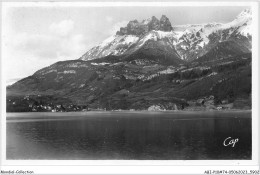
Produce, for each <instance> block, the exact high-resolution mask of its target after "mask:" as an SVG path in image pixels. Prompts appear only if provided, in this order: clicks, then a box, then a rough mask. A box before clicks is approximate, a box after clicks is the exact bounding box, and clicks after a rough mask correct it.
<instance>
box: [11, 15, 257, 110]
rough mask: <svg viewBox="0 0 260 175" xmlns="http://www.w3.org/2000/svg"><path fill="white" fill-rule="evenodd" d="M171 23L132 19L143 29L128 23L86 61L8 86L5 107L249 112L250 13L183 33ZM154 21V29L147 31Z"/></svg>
mask: <svg viewBox="0 0 260 175" xmlns="http://www.w3.org/2000/svg"><path fill="white" fill-rule="evenodd" d="M168 20H169V19H167V17H166V16H165V17H163V19H162V22H163V24H164V25H160V20H158V19H154V21H155V22H154V21H152V19H149V20H143V21H142V22H140V23H141V24H140V25H141V27H140V26H139V22H138V21H134V22H132V23H130V25H132V24H133V26H137V32H133V30H132V29H133V26H129V27H130V30H129V31H130V33H129V34H122V33H120V34H118V35H114V36H111V37H109V38H108V39H107V40H105V41H104V42H102V43H101V44H99V45H97V46H95V47H93V48H92V49H90V50H89V51H88V52H87V53H86V54H84V55H85V56H84V55H83V56H82V57H81V58H80V59H76V60H68V61H60V62H57V63H55V64H52V65H50V66H48V67H45V68H43V69H40V70H38V71H36V72H35V73H34V74H33V75H31V76H29V77H26V78H24V79H22V80H20V81H18V82H16V83H14V84H13V85H11V86H8V87H7V111H10V112H11V111H13V112H15V111H50V110H49V109H51V110H56V111H61V110H66V111H77V110H85V109H90V110H91V109H102V110H118V109H126V110H130V109H134V110H147V109H149V108H150V107H151V106H160V109H165V110H177V109H178V110H185V109H186V110H189V109H191V110H194V109H197V107H199V109H200V110H216V109H220V108H221V109H222V108H223V109H226V108H227V109H233V108H235V109H237V108H239V109H241V108H243V109H244V108H246V109H250V108H251V106H250V105H251V103H250V95H251V76H252V75H251V64H252V55H251V47H252V35H251V33H250V30H251V20H252V19H251V16H250V11H247V10H245V11H243V12H242V13H241V15H238V17H237V18H236V19H234V20H233V21H231V22H230V23H227V24H218V23H210V24H205V25H193V26H192V27H189V28H188V29H184V30H183V31H182V32H181V33H180V32H179V31H177V30H174V26H173V27H172V29H170V27H169V26H171V25H169V23H168V22H167V21H168ZM156 21H157V22H156ZM158 21H159V23H158ZM153 22H154V23H155V24H153ZM148 24H153V25H152V27H151V28H150V29H151V30H150V31H148V30H147V32H146V33H142V32H143V31H145V30H146V29H149V27H148V28H147V27H145V30H143V27H144V26H142V25H146V26H148ZM158 24H159V25H158ZM153 27H159V29H160V27H162V28H161V29H162V30H152V29H153ZM134 29H135V27H134ZM123 30H124V29H123ZM163 30H166V31H163ZM169 30H170V31H169ZM140 31H141V32H140ZM61 106H62V107H61Z"/></svg>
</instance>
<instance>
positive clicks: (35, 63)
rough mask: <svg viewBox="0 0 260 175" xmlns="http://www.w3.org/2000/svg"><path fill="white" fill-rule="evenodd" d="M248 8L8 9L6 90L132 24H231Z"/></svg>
mask: <svg viewBox="0 0 260 175" xmlns="http://www.w3.org/2000/svg"><path fill="white" fill-rule="evenodd" d="M246 8H248V7H244V6H234V7H232V6H229V7H222V6H217V7H216V6H215V7H212V6H211V7H158V6H157V7H86V6H84V7H62V6H53V7H52V6H48V7H42V6H38V7H37V6H33V7H9V8H8V9H6V11H5V14H4V16H3V21H2V24H3V25H2V26H4V27H3V30H2V36H3V39H2V46H3V47H2V51H3V56H2V59H4V74H5V78H6V83H7V85H9V84H12V83H14V82H15V81H17V80H19V79H21V78H24V77H27V76H30V75H32V74H33V73H34V72H36V71H37V70H39V69H41V68H44V67H46V66H49V65H51V64H53V63H55V62H57V61H63V60H73V59H78V58H80V57H81V56H82V55H83V54H84V53H86V52H87V51H88V50H89V49H91V48H92V47H93V46H95V45H97V44H99V43H100V42H102V41H103V40H104V39H106V38H108V37H109V36H111V35H114V34H115V33H116V31H117V30H119V28H120V27H125V26H126V24H127V23H128V22H129V21H130V20H134V19H137V20H138V21H142V20H143V19H147V18H150V17H152V16H155V17H157V18H158V19H160V17H161V16H162V15H166V16H167V17H168V18H169V19H170V21H171V24H172V26H174V25H182V24H199V23H208V22H221V23H226V22H230V21H232V20H233V19H234V18H235V17H236V16H237V15H238V14H239V13H240V12H241V11H242V10H244V9H246Z"/></svg>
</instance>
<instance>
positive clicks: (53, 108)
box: [7, 95, 251, 112]
mask: <svg viewBox="0 0 260 175" xmlns="http://www.w3.org/2000/svg"><path fill="white" fill-rule="evenodd" d="M38 97H40V95H38ZM49 101H50V102H49V103H48V102H46V101H45V102H42V100H35V95H34V96H30V95H26V96H24V97H23V98H19V99H17V98H13V99H12V98H11V99H10V98H9V99H7V106H8V107H7V109H8V111H7V112H77V111H81V112H84V111H177V110H183V111H211V110H232V109H241V108H240V107H239V106H241V104H242V105H244V106H245V103H248V102H245V100H244V99H237V100H235V101H234V102H232V103H229V101H228V100H222V101H221V103H220V104H218V105H215V103H214V96H212V95H211V96H208V97H204V98H200V99H197V100H191V101H187V105H186V106H185V107H184V106H183V105H178V104H175V103H168V104H165V103H164V104H163V103H157V104H152V105H150V106H149V107H148V108H145V107H144V108H142V109H128V110H123V109H112V110H108V109H106V108H91V107H88V106H87V105H74V104H71V103H62V102H60V103H59V102H55V103H53V102H51V100H49ZM246 106H247V108H243V109H251V106H250V105H246Z"/></svg>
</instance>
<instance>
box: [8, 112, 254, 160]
mask: <svg viewBox="0 0 260 175" xmlns="http://www.w3.org/2000/svg"><path fill="white" fill-rule="evenodd" d="M227 137H232V138H239V142H238V143H237V144H236V145H235V147H231V146H228V147H225V146H223V141H224V139H225V138H227ZM251 146H252V140H251V112H214V113H213V112H206V113H173V112H166V113H147V112H146V113H122V112H121V113H120V112H114V113H111V112H107V113H64V114H63V115H61V114H53V113H48V114H46V113H27V114H25V113H23V114H20V113H15V114H14V113H12V114H8V117H7V159H69V160H70V159H101V160H104V159H134V160H152V159H157V160H166V159H172V160H176V159H177V160H198V159H202V160H203V159H251Z"/></svg>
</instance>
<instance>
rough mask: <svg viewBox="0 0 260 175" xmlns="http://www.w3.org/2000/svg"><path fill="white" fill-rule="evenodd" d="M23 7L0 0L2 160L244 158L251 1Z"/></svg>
mask: <svg viewBox="0 0 260 175" xmlns="http://www.w3.org/2000/svg"><path fill="white" fill-rule="evenodd" d="M28 4H30V3H28ZM28 4H27V3H26V2H24V3H18V5H17V4H15V3H13V4H12V3H8V2H6V3H3V4H2V5H3V9H4V11H3V13H2V24H3V25H2V40H1V41H2V44H1V49H2V56H1V71H2V78H1V86H2V90H3V94H4V96H3V97H2V101H3V104H4V105H2V106H1V107H4V108H2V110H3V111H4V112H3V113H4V114H5V115H4V116H2V117H4V118H5V119H4V120H2V121H3V123H2V124H1V125H5V127H3V128H4V133H5V141H4V142H5V148H6V149H4V150H3V151H2V152H4V153H3V155H5V158H4V159H5V160H6V161H41V160H43V161H44V160H50V161H51V160H58V161H63V160H69V161H72V162H73V161H77V160H82V161H89V160H91V161H92V162H95V161H113V160H114V161H119V162H124V161H140V162H143V161H144V162H145V161H159V162H161V161H162V162H163V161H166V162H168V161H188V162H189V161H203V160H204V161H213V160H214V161H225V160H230V161H252V160H253V155H254V152H253V151H254V150H253V147H254V146H253V145H254V144H253V143H256V142H254V140H255V141H257V142H258V138H255V137H254V136H257V135H256V133H254V132H257V130H254V129H253V127H252V126H253V124H254V123H255V124H257V121H258V120H254V119H253V118H254V117H259V116H257V115H258V113H255V114H254V115H252V113H254V112H253V111H254V108H253V107H257V108H258V106H256V105H258V104H256V103H257V102H258V101H257V100H254V99H255V98H258V97H257V96H256V95H257V94H258V89H256V91H257V92H256V91H255V90H253V87H257V85H256V84H258V80H257V79H253V78H252V77H258V75H255V74H257V72H256V73H255V72H254V71H252V69H255V68H256V69H258V65H257V64H258V61H257V62H256V60H257V59H259V58H258V57H256V56H255V55H254V53H255V50H254V48H255V47H256V45H254V44H255V43H256V44H257V42H255V43H254V42H253V40H254V36H255V37H256V36H258V35H256V34H257V32H258V31H256V30H255V29H256V28H255V27H254V26H256V25H255V24H257V23H256V21H255V23H254V20H255V19H254V17H255V16H256V15H254V13H255V14H256V13H257V12H258V11H257V10H255V11H253V5H252V4H250V3H248V5H246V4H245V3H241V4H242V5H240V4H239V3H237V4H236V5H211V4H210V3H208V5H201V6H200V5H189V3H186V4H187V5H177V6H176V5H174V3H171V4H173V5H151V4H149V3H144V4H143V5H135V4H134V3H133V5H131V4H129V3H126V5H120V3H110V4H109V5H102V3H97V4H96V5H95V3H92V4H91V3H90V4H89V5H84V3H83V5H82V6H80V5H73V3H72V2H71V3H70V4H72V5H69V2H67V3H66V2H65V3H63V5H59V3H58V2H46V3H45V4H42V3H40V2H38V3H32V4H31V5H28ZM64 4H65V5H64ZM162 4H163V3H162ZM231 4H232V3H231ZM256 19H258V18H256ZM254 66H255V68H253V67H254ZM254 102H255V104H254ZM254 121H255V122H254ZM257 127H258V126H257ZM255 129H256V128H255ZM258 173H259V171H258Z"/></svg>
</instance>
